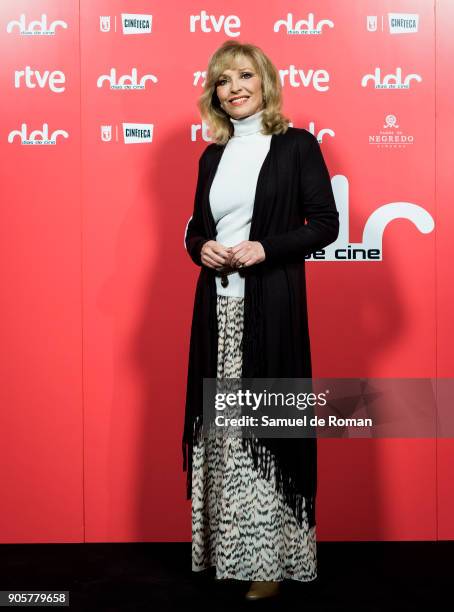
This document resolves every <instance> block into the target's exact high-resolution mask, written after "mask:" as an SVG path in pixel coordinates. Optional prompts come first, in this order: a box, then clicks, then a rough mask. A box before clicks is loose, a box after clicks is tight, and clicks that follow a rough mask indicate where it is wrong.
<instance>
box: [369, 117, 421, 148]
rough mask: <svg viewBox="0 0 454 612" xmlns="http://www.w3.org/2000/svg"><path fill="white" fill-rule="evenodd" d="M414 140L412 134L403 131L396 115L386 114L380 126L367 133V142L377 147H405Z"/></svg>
mask: <svg viewBox="0 0 454 612" xmlns="http://www.w3.org/2000/svg"><path fill="white" fill-rule="evenodd" d="M414 141H415V138H414V136H413V134H410V133H408V132H405V131H404V129H403V128H402V126H401V125H399V122H398V121H397V117H396V115H391V114H390V115H386V117H385V118H384V121H383V123H382V125H381V128H380V129H379V130H378V131H377V132H376V133H375V134H369V141H368V142H369V144H371V145H375V146H376V147H377V148H379V149H405V148H406V147H407V146H408V145H412V144H413V143H414Z"/></svg>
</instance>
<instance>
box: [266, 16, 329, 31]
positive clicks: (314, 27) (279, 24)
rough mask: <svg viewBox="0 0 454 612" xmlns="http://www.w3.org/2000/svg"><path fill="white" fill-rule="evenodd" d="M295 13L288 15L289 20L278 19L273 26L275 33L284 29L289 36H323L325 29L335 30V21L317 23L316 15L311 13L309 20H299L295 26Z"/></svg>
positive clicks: (324, 20)
mask: <svg viewBox="0 0 454 612" xmlns="http://www.w3.org/2000/svg"><path fill="white" fill-rule="evenodd" d="M293 19H294V17H293V13H287V19H278V20H277V21H276V22H275V23H274V25H273V31H274V32H279V31H280V30H281V29H282V28H284V29H285V31H286V33H287V34H305V35H311V34H322V31H323V27H326V28H334V21H331V19H320V21H317V23H315V21H314V20H315V15H314V13H309V14H308V16H307V19H298V21H297V22H296V23H295V25H293Z"/></svg>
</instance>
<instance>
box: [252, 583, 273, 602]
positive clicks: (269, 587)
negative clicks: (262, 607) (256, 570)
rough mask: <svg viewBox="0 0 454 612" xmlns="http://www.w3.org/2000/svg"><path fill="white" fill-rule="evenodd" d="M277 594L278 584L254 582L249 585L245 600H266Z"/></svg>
mask: <svg viewBox="0 0 454 612" xmlns="http://www.w3.org/2000/svg"><path fill="white" fill-rule="evenodd" d="M279 594H280V584H279V582H274V581H268V580H260V581H254V582H253V583H252V584H251V586H250V588H249V591H248V592H247V593H246V595H245V598H246V599H247V600H248V601H255V600H256V599H267V598H270V597H276V596H277V595H279Z"/></svg>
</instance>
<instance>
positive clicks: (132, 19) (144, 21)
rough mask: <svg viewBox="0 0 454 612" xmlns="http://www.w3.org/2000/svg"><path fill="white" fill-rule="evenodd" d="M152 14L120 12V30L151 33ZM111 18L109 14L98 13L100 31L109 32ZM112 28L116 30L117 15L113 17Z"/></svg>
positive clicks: (123, 32) (125, 32)
mask: <svg viewBox="0 0 454 612" xmlns="http://www.w3.org/2000/svg"><path fill="white" fill-rule="evenodd" d="M152 19H153V16H152V15H139V14H136V13H121V15H120V21H121V31H122V34H151V26H152ZM111 26H112V19H111V16H110V15H100V17H99V30H100V32H110V31H111ZM113 29H114V32H116V31H117V16H116V15H114V18H113Z"/></svg>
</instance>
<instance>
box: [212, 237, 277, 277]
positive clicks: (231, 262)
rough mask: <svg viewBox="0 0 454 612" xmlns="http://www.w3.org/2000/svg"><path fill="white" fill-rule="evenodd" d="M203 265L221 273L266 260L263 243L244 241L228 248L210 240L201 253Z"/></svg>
mask: <svg viewBox="0 0 454 612" xmlns="http://www.w3.org/2000/svg"><path fill="white" fill-rule="evenodd" d="M200 257H201V260H202V264H204V265H205V266H208V267H209V268H214V269H215V270H218V271H219V272H230V271H231V270H233V269H238V268H242V267H246V266H252V265H253V264H257V263H261V262H262V261H264V259H265V250H264V248H263V246H262V244H261V242H257V241H255V240H243V241H242V242H239V243H238V244H236V245H235V246H232V247H226V246H224V245H223V244H221V243H220V242H217V241H216V240H208V241H207V242H205V243H204V244H203V246H202V249H201V251H200Z"/></svg>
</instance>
